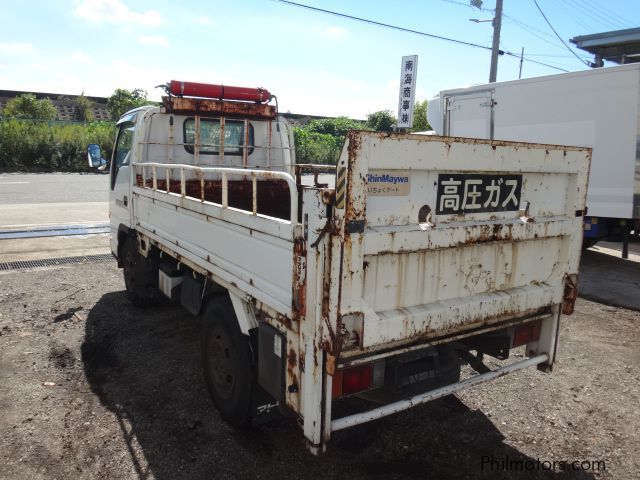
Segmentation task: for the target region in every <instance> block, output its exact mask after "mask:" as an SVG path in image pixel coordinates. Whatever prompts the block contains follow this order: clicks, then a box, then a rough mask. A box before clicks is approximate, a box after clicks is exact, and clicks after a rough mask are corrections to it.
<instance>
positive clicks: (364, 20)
mask: <svg viewBox="0 0 640 480" xmlns="http://www.w3.org/2000/svg"><path fill="white" fill-rule="evenodd" d="M273 1H275V2H280V3H284V4H286V5H291V6H293V7H298V8H304V9H307V10H311V11H314V12H320V13H325V14H327V15H333V16H335V17H341V18H347V19H349V20H355V21H356V22H362V23H367V24H370V25H376V26H378V27H385V28H390V29H392V30H397V31H400V32H406V33H413V34H415V35H421V36H423V37H429V38H435V39H437V40H443V41H446V42H451V43H456V44H458V45H465V46H467V47H475V48H481V49H483V50H489V51H491V50H492V48H491V47H487V46H485V45H480V44H478V43H472V42H466V41H464V40H457V39H455V38H449V37H443V36H441V35H435V34H433V33H427V32H421V31H418V30H412V29H410V28H405V27H399V26H397V25H391V24H388V23H382V22H377V21H375V20H369V19H367V18H362V17H356V16H354V15H347V14H346V13H340V12H335V11H332V10H325V9H323V8H318V7H312V6H311V5H304V4H302V3H296V2H291V1H289V0H273ZM449 3H457V2H454V1H453V0H451V1H450V2H449ZM500 54H501V55H507V56H509V57H515V58H518V59H520V55H519V54H515V53H512V52H508V51H504V50H500ZM524 60H526V61H527V62H531V63H536V64H538V65H543V66H545V67H549V68H553V69H555V70H560V71H562V72H568V70H565V69H564V68H560V67H556V66H554V65H549V64H548V63H544V62H539V61H537V60H532V59H530V58H526V57H525V58H524Z"/></svg>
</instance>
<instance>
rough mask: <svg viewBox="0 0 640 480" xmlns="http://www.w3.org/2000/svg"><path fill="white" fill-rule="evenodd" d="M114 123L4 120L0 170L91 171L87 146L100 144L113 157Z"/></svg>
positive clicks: (1, 122)
mask: <svg viewBox="0 0 640 480" xmlns="http://www.w3.org/2000/svg"><path fill="white" fill-rule="evenodd" d="M114 128H115V127H114V124H113V123H112V122H86V123H83V122H63V121H38V120H18V119H0V171H4V172H11V171H26V172H52V171H57V172H82V171H89V170H90V169H89V167H88V164H87V154H86V152H87V145H88V144H90V143H97V144H99V145H100V148H102V151H103V156H104V157H105V158H110V157H111V149H112V148H113V139H114V133H115V130H114Z"/></svg>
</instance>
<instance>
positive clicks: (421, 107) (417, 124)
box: [411, 100, 431, 132]
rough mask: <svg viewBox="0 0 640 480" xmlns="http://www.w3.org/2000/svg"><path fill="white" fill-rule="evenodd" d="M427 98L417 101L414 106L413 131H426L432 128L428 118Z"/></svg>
mask: <svg viewBox="0 0 640 480" xmlns="http://www.w3.org/2000/svg"><path fill="white" fill-rule="evenodd" d="M427 103H428V102H427V100H423V101H422V102H416V104H415V106H414V107H413V128H412V129H411V131H412V132H424V131H425V130H431V126H430V125H429V121H428V120H427Z"/></svg>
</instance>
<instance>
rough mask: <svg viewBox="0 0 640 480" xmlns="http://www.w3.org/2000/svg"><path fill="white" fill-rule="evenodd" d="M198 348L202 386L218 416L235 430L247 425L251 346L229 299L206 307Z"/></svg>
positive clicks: (249, 413) (251, 365)
mask: <svg viewBox="0 0 640 480" xmlns="http://www.w3.org/2000/svg"><path fill="white" fill-rule="evenodd" d="M201 347H202V366H203V370H204V379H205V383H206V385H207V390H208V391H209V395H210V396H211V399H212V400H213V403H214V405H215V406H216V408H217V409H218V412H220V417H222V419H223V420H224V421H226V422H227V423H229V424H231V425H233V426H236V427H246V426H248V425H249V423H250V421H251V399H252V389H253V384H252V378H253V362H252V355H251V347H250V342H249V339H248V338H247V337H245V336H244V335H243V334H242V332H241V331H240V327H239V326H238V321H237V320H236V316H235V313H234V311H233V306H232V305H231V302H230V301H229V300H228V299H226V298H218V299H214V300H212V301H211V302H210V303H209V305H207V308H206V310H205V312H204V318H203V323H202V345H201Z"/></svg>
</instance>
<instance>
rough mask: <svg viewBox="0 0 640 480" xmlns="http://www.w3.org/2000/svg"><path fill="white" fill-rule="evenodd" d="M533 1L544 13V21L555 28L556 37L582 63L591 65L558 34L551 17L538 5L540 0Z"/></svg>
mask: <svg viewBox="0 0 640 480" xmlns="http://www.w3.org/2000/svg"><path fill="white" fill-rule="evenodd" d="M533 3H535V4H536V7H538V11H539V12H540V14H541V15H542V18H544V21H545V22H547V25H549V28H550V29H551V30H553V33H555V34H556V37H558V40H560V41H561V42H562V44H563V45H564V46H565V47H567V50H569V51H570V52H571V53H573V54H574V55H575V57H576V58H577V59H578V60H580V61H581V62H582V63H584V64H585V65H586V66H587V67H590V66H591V64H590V63H589V62H587V61H585V60H584V59H582V58H580V56H579V55H578V54H577V53H576V52H574V51H573V49H572V48H571V47H569V45H567V44H566V43H565V41H564V40H563V39H562V37H561V36H560V35H558V32H556V29H555V28H553V25H551V22H550V21H549V19H548V18H547V16H546V15H545V14H544V12H543V11H542V9H541V8H540V5H538V0H533Z"/></svg>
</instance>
